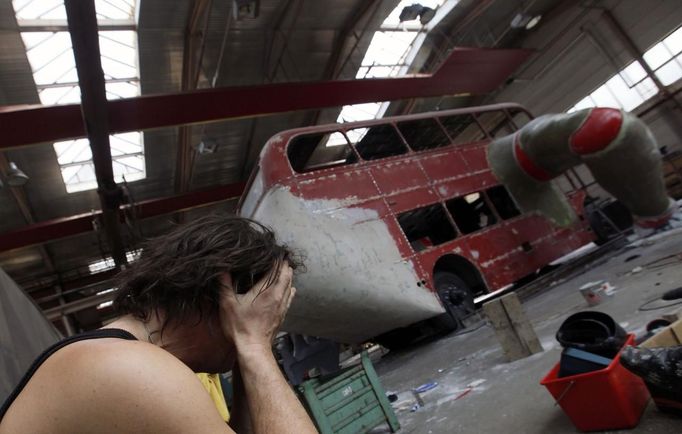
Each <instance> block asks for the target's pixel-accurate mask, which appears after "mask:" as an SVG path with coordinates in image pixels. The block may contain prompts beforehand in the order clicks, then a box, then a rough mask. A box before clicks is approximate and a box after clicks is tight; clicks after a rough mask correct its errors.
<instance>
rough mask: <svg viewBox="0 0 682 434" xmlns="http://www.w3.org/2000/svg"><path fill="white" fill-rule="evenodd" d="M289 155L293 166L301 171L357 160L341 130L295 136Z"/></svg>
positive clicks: (290, 144)
mask: <svg viewBox="0 0 682 434" xmlns="http://www.w3.org/2000/svg"><path fill="white" fill-rule="evenodd" d="M287 156H288V157H289V162H290V163H291V167H293V169H294V170H295V171H296V172H299V173H304V172H310V171H313V170H318V169H324V168H326V167H332V166H338V165H343V164H351V163H355V162H357V157H356V156H355V154H354V153H353V149H352V148H351V147H350V145H349V144H348V141H347V140H346V137H345V136H344V135H343V134H341V133H339V132H333V133H323V134H306V135H302V136H297V137H294V138H293V139H292V140H291V142H290V143H289V147H288V148H287Z"/></svg>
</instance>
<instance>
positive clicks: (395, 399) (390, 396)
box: [386, 393, 398, 402]
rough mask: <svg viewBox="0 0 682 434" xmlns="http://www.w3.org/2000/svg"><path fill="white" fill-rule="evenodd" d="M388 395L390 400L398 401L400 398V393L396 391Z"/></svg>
mask: <svg viewBox="0 0 682 434" xmlns="http://www.w3.org/2000/svg"><path fill="white" fill-rule="evenodd" d="M386 397H387V398H388V402H396V401H397V400H398V395H397V394H395V393H387V394H386Z"/></svg>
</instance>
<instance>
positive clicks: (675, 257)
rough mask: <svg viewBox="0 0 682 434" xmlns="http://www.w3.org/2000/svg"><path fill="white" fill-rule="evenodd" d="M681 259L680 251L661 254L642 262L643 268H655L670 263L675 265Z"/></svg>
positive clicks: (666, 265)
mask: <svg viewBox="0 0 682 434" xmlns="http://www.w3.org/2000/svg"><path fill="white" fill-rule="evenodd" d="M680 261H682V253H673V254H672V255H667V256H663V257H662V258H658V259H656V260H654V261H651V262H649V263H646V264H644V268H647V269H655V268H664V267H668V266H670V265H675V264H677V263H679V262H680Z"/></svg>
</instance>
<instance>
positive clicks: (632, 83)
mask: <svg viewBox="0 0 682 434" xmlns="http://www.w3.org/2000/svg"><path fill="white" fill-rule="evenodd" d="M643 57H644V60H645V61H646V63H647V64H648V65H649V67H650V68H651V69H652V70H653V71H654V73H655V74H656V77H657V78H658V79H659V80H660V81H661V83H663V85H665V86H668V85H670V84H673V83H675V82H677V81H678V80H680V79H681V78H682V27H680V28H678V29H677V30H675V31H674V32H672V33H671V34H670V35H668V36H667V37H665V38H663V40H661V41H660V42H658V43H657V44H655V45H654V46H653V47H651V48H649V49H648V50H647V51H646V52H645V53H644V56H643ZM657 93H658V89H657V88H656V84H655V83H654V82H653V80H651V78H650V77H648V76H647V74H646V71H644V68H642V65H641V64H640V63H639V62H638V61H634V62H631V63H629V64H628V65H627V66H626V67H625V68H623V69H621V70H620V71H618V73H616V74H615V75H614V76H613V77H611V78H609V79H608V80H607V81H606V82H605V83H604V84H602V85H601V86H599V87H598V88H597V89H595V90H594V91H593V92H591V93H590V94H589V95H587V96H586V97H585V98H583V99H581V100H580V101H578V102H577V103H576V104H575V105H574V106H573V107H571V108H569V109H568V110H567V112H568V113H571V112H574V111H576V110H582V109H586V108H590V107H613V108H620V109H623V110H627V111H631V110H634V109H635V108H637V107H638V106H640V105H641V104H642V103H644V102H645V101H647V100H648V99H650V98H651V97H653V96H654V95H656V94H657Z"/></svg>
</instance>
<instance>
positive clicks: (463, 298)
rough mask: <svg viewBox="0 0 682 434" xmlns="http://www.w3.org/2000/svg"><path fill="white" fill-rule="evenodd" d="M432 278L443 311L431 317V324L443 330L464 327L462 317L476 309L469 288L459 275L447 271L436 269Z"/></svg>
mask: <svg viewBox="0 0 682 434" xmlns="http://www.w3.org/2000/svg"><path fill="white" fill-rule="evenodd" d="M433 280H434V284H435V286H436V293H437V294H438V297H439V298H440V300H441V302H442V303H443V307H445V313H444V314H441V315H439V316H437V317H435V318H433V319H432V320H431V322H432V324H433V325H434V326H435V327H437V328H438V329H439V330H441V331H443V332H452V331H455V330H459V329H462V328H464V319H465V318H466V317H468V316H470V315H472V314H473V313H474V312H475V311H476V307H475V305H474V296H473V295H472V293H471V289H470V288H469V286H468V285H467V284H466V283H465V282H464V281H463V280H462V279H460V278H459V276H457V275H456V274H454V273H450V272H447V271H437V272H436V273H435V274H434V276H433Z"/></svg>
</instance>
